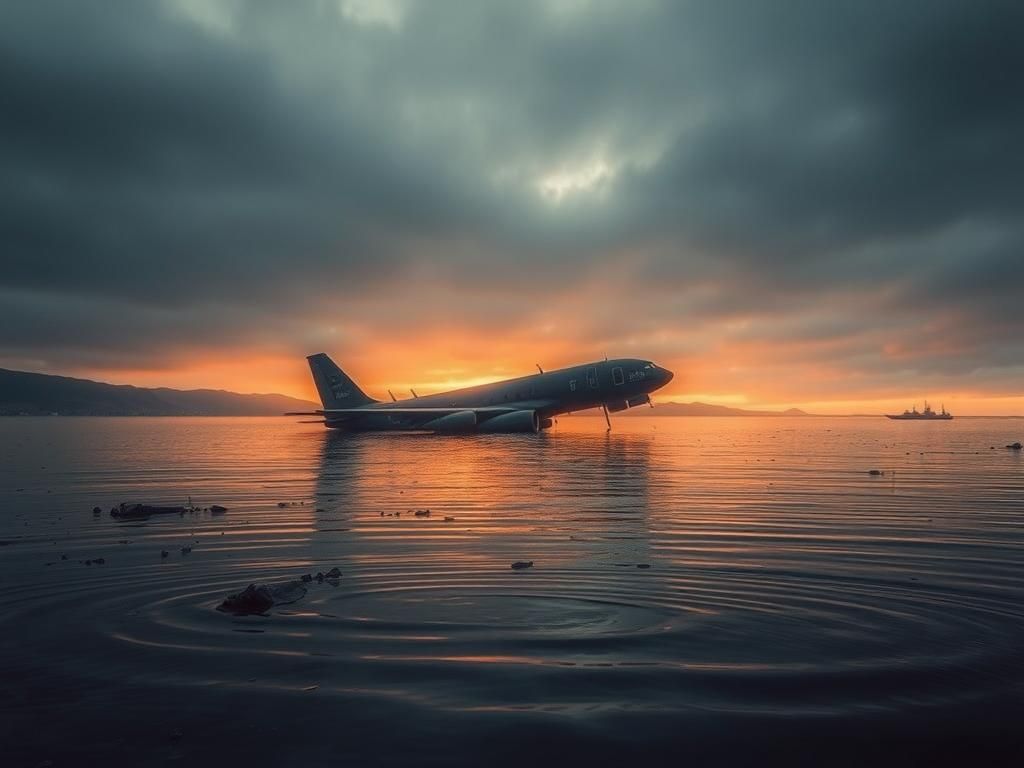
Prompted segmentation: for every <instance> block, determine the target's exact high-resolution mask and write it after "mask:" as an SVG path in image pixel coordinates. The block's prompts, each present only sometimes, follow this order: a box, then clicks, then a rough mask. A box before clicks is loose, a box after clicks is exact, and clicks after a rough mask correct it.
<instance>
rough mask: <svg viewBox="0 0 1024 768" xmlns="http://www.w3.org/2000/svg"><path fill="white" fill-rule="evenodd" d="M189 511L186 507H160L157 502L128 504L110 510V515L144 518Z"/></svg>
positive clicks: (125, 517)
mask: <svg viewBox="0 0 1024 768" xmlns="http://www.w3.org/2000/svg"><path fill="white" fill-rule="evenodd" d="M186 512H188V509H187V508H185V507H160V506H156V505H155V504H126V503H124V502H121V504H120V505H118V506H116V507H114V508H113V509H111V510H110V516H111V517H113V518H117V519H118V520H144V519H145V518H147V517H150V516H151V515H184V514H185V513H186Z"/></svg>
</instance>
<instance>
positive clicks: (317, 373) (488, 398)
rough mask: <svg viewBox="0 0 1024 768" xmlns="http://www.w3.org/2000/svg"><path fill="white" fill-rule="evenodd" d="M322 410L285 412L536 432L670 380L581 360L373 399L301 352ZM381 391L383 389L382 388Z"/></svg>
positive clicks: (634, 365)
mask: <svg viewBox="0 0 1024 768" xmlns="http://www.w3.org/2000/svg"><path fill="white" fill-rule="evenodd" d="M306 359H307V360H308V361H309V368H310V370H311V371H312V372H313V381H314V382H315V383H316V389H317V392H319V393H320V402H321V403H323V406H324V407H323V410H320V411H310V412H293V413H287V414H285V415H286V416H322V417H323V423H324V424H325V425H326V426H328V427H330V428H331V429H340V430H348V431H353V432H367V431H384V430H388V431H393V430H405V431H410V430H411V431H425V432H452V433H457V432H539V431H540V430H542V429H547V428H548V427H550V426H551V424H552V419H553V418H554V417H555V416H558V415H559V414H562V413H569V412H571V411H583V410H586V409H588V408H602V409H603V410H604V415H605V419H606V421H608V428H609V429H611V421H610V420H608V413H609V411H610V412H612V413H614V412H615V411H624V410H625V409H626V408H632V407H634V406H637V405H645V404H647V403H650V402H651V392H653V391H654V390H656V389H659V388H660V387H663V386H665V385H666V384H668V383H669V382H670V381H671V380H672V372H671V371H669V370H667V369H665V368H661V367H659V366H657V365H655V364H654V363H652V362H650V361H649V360H634V359H628V358H626V359H619V360H602V361H601V362H598V363H586V364H584V365H578V366H575V367H573V368H562V369H561V370H558V371H550V372H548V373H545V372H544V371H543V370H541V368H540V366H537V370H538V373H535V374H532V375H530V376H523V377H521V378H518V379H508V380H506V381H496V382H494V383H492V384H481V385H479V386H476V387H466V388H465V389H456V390H452V391H451V392H442V393H441V394H437V395H424V396H423V397H418V396H417V395H416V393H415V392H413V393H412V395H413V397H412V399H408V400H396V399H395V396H394V395H391V400H392V402H381V401H379V400H374V399H373V398H372V397H369V396H368V395H367V394H366V393H365V392H363V391H362V390H361V389H360V388H359V387H358V385H357V384H356V383H355V382H354V381H352V379H351V378H349V376H348V375H347V374H346V373H345V372H344V371H343V370H341V368H339V367H338V366H337V365H335V364H334V361H333V360H331V358H329V357H328V356H327V355H325V354H323V353H322V352H321V353H320V354H316V355H310V356H309V357H308V358H306ZM388 394H391V393H390V391H389V392H388Z"/></svg>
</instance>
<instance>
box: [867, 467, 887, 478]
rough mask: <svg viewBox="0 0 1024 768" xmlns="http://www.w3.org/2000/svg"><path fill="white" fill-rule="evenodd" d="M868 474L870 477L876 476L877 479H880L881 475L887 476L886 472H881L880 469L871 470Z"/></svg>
mask: <svg viewBox="0 0 1024 768" xmlns="http://www.w3.org/2000/svg"><path fill="white" fill-rule="evenodd" d="M868 474H869V475H874V476H875V477H878V476H879V475H884V474H885V472H883V471H882V470H880V469H869V470H868Z"/></svg>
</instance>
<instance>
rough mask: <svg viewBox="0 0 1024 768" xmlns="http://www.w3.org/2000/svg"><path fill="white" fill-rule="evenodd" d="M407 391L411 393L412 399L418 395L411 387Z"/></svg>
mask: <svg viewBox="0 0 1024 768" xmlns="http://www.w3.org/2000/svg"><path fill="white" fill-rule="evenodd" d="M409 391H410V392H412V396H413V397H419V395H417V394H416V390H415V389H413V388H412V387H409Z"/></svg>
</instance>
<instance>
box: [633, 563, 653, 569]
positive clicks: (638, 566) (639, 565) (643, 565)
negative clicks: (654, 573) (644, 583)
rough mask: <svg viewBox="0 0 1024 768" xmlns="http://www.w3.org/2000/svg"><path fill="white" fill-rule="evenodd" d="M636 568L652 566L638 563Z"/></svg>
mask: <svg viewBox="0 0 1024 768" xmlns="http://www.w3.org/2000/svg"><path fill="white" fill-rule="evenodd" d="M636 567H637V568H650V567H651V564H650V563H637V564H636Z"/></svg>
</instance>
